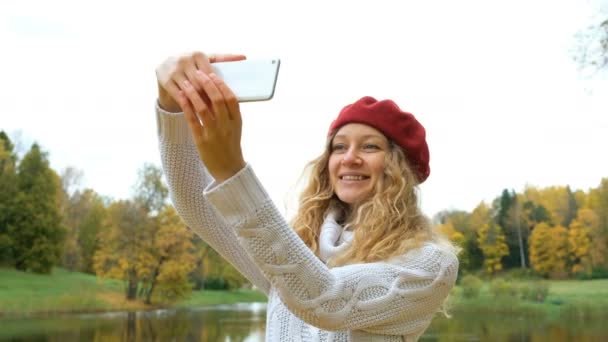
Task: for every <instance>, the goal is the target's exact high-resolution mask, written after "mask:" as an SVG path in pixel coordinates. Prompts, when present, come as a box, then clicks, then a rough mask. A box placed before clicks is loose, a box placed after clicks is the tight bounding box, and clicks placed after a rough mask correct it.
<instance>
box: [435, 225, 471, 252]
mask: <svg viewBox="0 0 608 342" xmlns="http://www.w3.org/2000/svg"><path fill="white" fill-rule="evenodd" d="M435 229H436V230H437V231H438V232H439V233H441V234H443V236H445V237H446V238H447V239H449V240H450V241H452V242H454V243H455V244H456V245H458V246H461V247H462V245H463V244H464V235H463V234H462V233H461V232H459V231H457V230H456V229H454V225H453V224H452V223H451V222H448V223H445V224H440V225H437V226H436V227H435Z"/></svg>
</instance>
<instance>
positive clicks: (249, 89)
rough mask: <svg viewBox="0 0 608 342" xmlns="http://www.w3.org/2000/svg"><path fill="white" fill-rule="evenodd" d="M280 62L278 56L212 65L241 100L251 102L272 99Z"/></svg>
mask: <svg viewBox="0 0 608 342" xmlns="http://www.w3.org/2000/svg"><path fill="white" fill-rule="evenodd" d="M280 64H281V61H280V59H278V58H259V59H245V60H242V61H236V62H219V63H212V64H211V66H212V67H213V70H214V72H215V74H216V75H218V76H219V77H220V78H221V79H222V80H224V82H225V83H226V84H227V85H228V87H230V89H231V90H232V92H234V94H235V95H236V97H237V99H238V101H239V102H251V101H266V100H270V99H272V97H273V96H274V89H275V87H276V84H277V78H278V75H279V66H280Z"/></svg>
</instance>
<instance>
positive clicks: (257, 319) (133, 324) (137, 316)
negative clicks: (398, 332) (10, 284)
mask: <svg viewBox="0 0 608 342" xmlns="http://www.w3.org/2000/svg"><path fill="white" fill-rule="evenodd" d="M265 316H266V304H263V303H256V304H238V305H220V306H213V307H201V308H193V309H178V310H156V311H147V312H131V313H127V312H117V313H104V314H84V315H63V316H53V317H48V318H36V319H12V320H9V319H3V320H0V340H1V341H24V342H29V341H48V342H54V341H57V342H70V341H202V342H206V341H213V342H216V341H219V342H228V341H230V342H235V341H239V342H243V341H244V342H258V341H263V340H264V334H265V330H264V328H265ZM606 318H608V315H606V317H601V318H600V317H598V318H596V319H585V320H582V319H563V320H560V321H551V322H549V321H546V320H543V319H534V318H525V319H524V318H521V317H516V316H513V315H501V316H494V317H488V316H484V315H469V316H462V315H460V316H455V317H454V318H452V319H445V318H441V317H437V318H436V319H435V320H434V321H433V324H432V325H431V327H430V328H429V329H428V331H427V332H426V334H425V335H424V336H423V337H422V338H421V339H420V340H421V341H557V342H560V341H583V342H595V341H608V325H606V324H605V323H604V322H606Z"/></svg>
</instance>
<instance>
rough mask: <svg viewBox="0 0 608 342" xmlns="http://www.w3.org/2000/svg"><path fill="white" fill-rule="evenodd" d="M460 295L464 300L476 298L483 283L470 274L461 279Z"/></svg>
mask: <svg viewBox="0 0 608 342" xmlns="http://www.w3.org/2000/svg"><path fill="white" fill-rule="evenodd" d="M461 285H462V295H463V296H464V298H476V297H478V296H479V291H481V287H482V286H483V281H481V279H479V278H477V277H476V276H474V275H472V274H468V275H466V276H464V277H462V281H461Z"/></svg>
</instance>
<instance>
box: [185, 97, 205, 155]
mask: <svg viewBox="0 0 608 342" xmlns="http://www.w3.org/2000/svg"><path fill="white" fill-rule="evenodd" d="M184 116H185V117H186V122H188V127H190V133H191V134H192V138H193V139H194V142H195V143H196V144H197V145H200V144H202V143H203V125H201V122H200V120H199V118H198V116H196V114H195V113H194V109H193V108H192V106H190V105H187V106H186V108H184Z"/></svg>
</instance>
